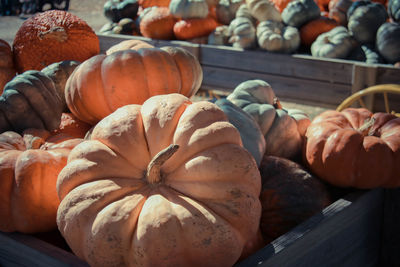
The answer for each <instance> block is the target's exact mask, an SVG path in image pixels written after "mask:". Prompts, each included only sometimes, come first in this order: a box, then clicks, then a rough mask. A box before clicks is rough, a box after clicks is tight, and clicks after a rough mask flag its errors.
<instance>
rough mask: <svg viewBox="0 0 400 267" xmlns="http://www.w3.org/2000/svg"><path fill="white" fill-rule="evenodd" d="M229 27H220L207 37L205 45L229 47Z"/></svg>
mask: <svg viewBox="0 0 400 267" xmlns="http://www.w3.org/2000/svg"><path fill="white" fill-rule="evenodd" d="M228 28H229V26H227V25H221V26H218V27H217V28H215V30H214V31H213V32H212V33H210V35H208V39H207V43H208V44H210V45H229V30H228Z"/></svg>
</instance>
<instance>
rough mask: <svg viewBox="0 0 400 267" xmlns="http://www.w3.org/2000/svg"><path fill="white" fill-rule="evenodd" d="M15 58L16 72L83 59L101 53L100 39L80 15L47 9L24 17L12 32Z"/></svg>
mask: <svg viewBox="0 0 400 267" xmlns="http://www.w3.org/2000/svg"><path fill="white" fill-rule="evenodd" d="M13 51H14V61H15V64H16V68H17V71H18V73H22V72H24V71H26V70H41V69H43V68H44V67H46V66H48V65H50V64H51V63H55V62H59V61H63V60H76V61H79V62H82V61H84V60H86V59H88V58H90V57H92V56H94V55H97V54H99V53H100V44H99V39H98V37H97V35H96V34H95V32H94V31H93V29H92V28H91V27H90V26H89V25H88V24H87V23H86V22H85V21H84V20H82V19H80V18H79V17H77V16H75V15H73V14H71V13H69V12H66V11H63V10H50V11H46V12H42V13H38V14H36V15H35V16H33V17H31V18H29V19H27V20H26V21H25V22H24V23H23V24H22V25H21V27H20V28H19V29H18V32H17V33H16V35H15V38H14V43H13Z"/></svg>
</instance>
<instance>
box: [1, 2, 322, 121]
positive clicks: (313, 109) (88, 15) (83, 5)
mask: <svg viewBox="0 0 400 267" xmlns="http://www.w3.org/2000/svg"><path fill="white" fill-rule="evenodd" d="M106 1H107V0H71V1H70V8H69V10H68V11H69V12H71V13H72V14H74V15H76V16H78V17H80V18H82V19H83V20H85V21H86V22H87V23H88V24H89V26H91V27H92V29H93V30H94V31H96V32H97V31H99V30H100V29H101V27H102V26H103V25H104V24H106V23H107V22H108V20H107V19H106V17H105V16H104V15H103V6H104V3H105V2H106ZM23 22H24V20H23V19H20V18H19V17H18V16H5V17H1V16H0V39H3V40H5V41H7V42H9V43H10V44H12V42H13V40H14V36H15V34H16V32H17V31H18V29H19V27H20V26H21V25H22V23H23ZM282 103H283V106H284V107H285V108H298V109H301V110H303V111H305V112H306V113H307V114H308V115H309V116H310V117H311V118H314V117H315V116H316V115H318V114H320V113H321V112H323V111H324V110H325V109H324V108H321V107H317V106H306V105H301V104H297V103H292V102H285V101H282Z"/></svg>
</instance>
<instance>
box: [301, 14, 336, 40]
mask: <svg viewBox="0 0 400 267" xmlns="http://www.w3.org/2000/svg"><path fill="white" fill-rule="evenodd" d="M336 26H339V23H338V22H337V21H336V20H334V19H332V18H328V17H324V16H321V17H319V18H317V19H314V20H311V21H309V22H307V23H306V24H305V25H303V26H301V28H300V39H301V43H302V44H303V45H306V46H310V45H311V44H312V43H313V42H314V41H315V39H317V37H318V36H319V35H320V34H322V33H324V32H328V31H330V30H332V29H333V28H335V27H336Z"/></svg>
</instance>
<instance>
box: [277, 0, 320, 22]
mask: <svg viewBox="0 0 400 267" xmlns="http://www.w3.org/2000/svg"><path fill="white" fill-rule="evenodd" d="M320 13H321V11H320V10H319V7H318V5H317V4H316V3H315V1H314V0H293V1H291V2H290V3H289V4H288V5H287V6H286V7H285V9H284V10H283V11H282V20H283V22H284V23H285V24H287V25H289V26H293V27H296V28H300V27H301V26H302V25H304V24H305V23H307V22H309V21H311V20H314V19H316V18H319V17H320V16H321V14H320Z"/></svg>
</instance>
